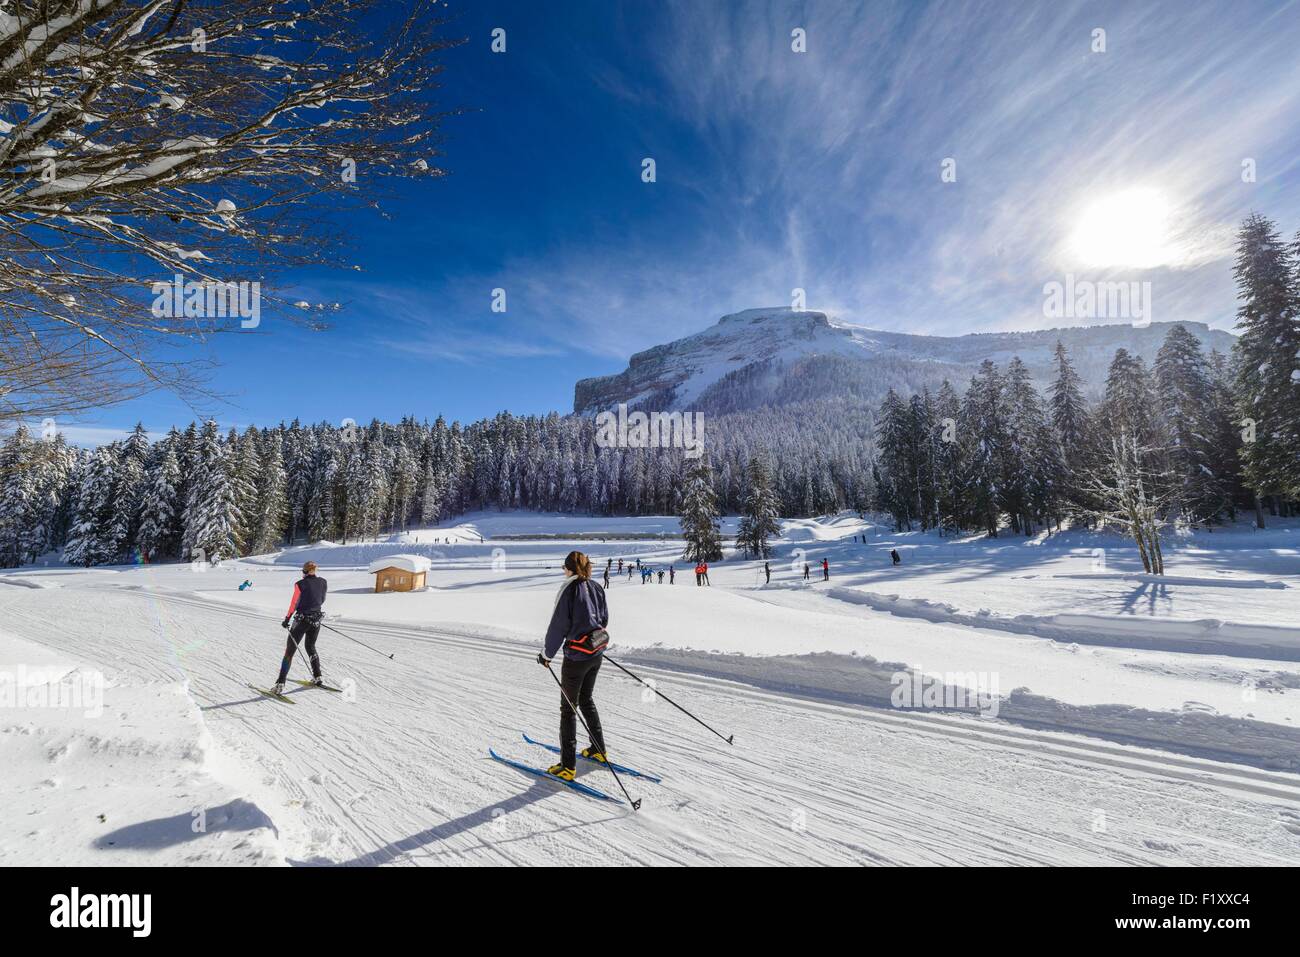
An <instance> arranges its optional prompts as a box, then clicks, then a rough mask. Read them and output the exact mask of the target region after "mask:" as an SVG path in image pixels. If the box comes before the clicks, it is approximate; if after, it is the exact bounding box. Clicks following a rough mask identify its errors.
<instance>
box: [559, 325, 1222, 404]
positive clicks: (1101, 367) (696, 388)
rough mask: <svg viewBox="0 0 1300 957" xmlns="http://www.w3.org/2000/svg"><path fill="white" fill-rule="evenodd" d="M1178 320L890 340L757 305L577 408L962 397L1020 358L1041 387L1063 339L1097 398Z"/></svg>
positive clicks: (587, 395) (638, 363)
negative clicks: (990, 368) (1111, 371)
mask: <svg viewBox="0 0 1300 957" xmlns="http://www.w3.org/2000/svg"><path fill="white" fill-rule="evenodd" d="M1176 324H1177V323H1170V322H1159V323H1152V324H1151V325H1150V326H1147V327H1144V328H1138V327H1134V326H1132V325H1127V324H1114V325H1103V326H1080V327H1073V328H1065V329H1045V330H1037V331H1033V332H1005V333H1001V332H999V333H978V334H973V335H967V336H952V337H947V336H919V335H909V334H906V333H897V332H880V331H877V330H873V329H868V328H865V327H862V326H854V325H850V324H847V323H844V322H839V321H831V320H830V319H828V318H827V316H826V315H825V314H824V313H820V312H811V311H795V310H791V309H788V308H772V309H748V310H745V311H744V312H738V313H734V314H732V315H728V316H723V317H722V318H721V319H720V320H719V321H718V322H717V324H716V325H714V326H712V327H710V328H708V329H706V330H704V331H703V332H700V333H696V334H695V335H692V336H687V337H686V338H684V339H678V340H676V341H674V342H668V343H665V344H663V345H659V346H654V347H653V348H650V349H646V350H645V351H643V352H638V353H636V354H635V355H634V356H632V358H631V360H630V361H629V363H628V367H627V369H626V370H624V371H623V372H620V373H619V374H618V375H612V376H601V377H598V378H592V379H583V380H581V381H579V382H578V383H577V385H576V386H575V387H574V402H573V406H574V411H575V412H577V413H579V414H593V413H595V412H598V411H601V410H603V409H610V408H613V407H614V406H615V405H617V404H618V403H620V402H626V403H627V404H628V405H629V406H631V407H633V408H643V409H647V410H664V411H670V410H678V409H680V410H685V409H700V410H708V411H715V412H721V411H735V410H737V409H743V408H754V407H758V406H763V405H773V404H783V403H786V402H792V401H802V400H805V399H808V398H815V397H817V396H819V395H831V396H836V395H842V394H846V393H847V394H852V395H855V396H858V397H861V398H865V399H867V400H870V401H875V400H876V399H878V398H883V397H884V395H885V393H886V392H887V391H888V390H889V389H890V388H895V389H900V390H903V391H909V392H910V391H913V390H916V389H919V388H921V387H923V386H930V387H934V386H937V385H938V383H939V382H941V381H942V380H943V379H945V378H947V379H948V380H949V381H951V382H952V383H953V386H954V387H955V388H957V390H958V391H959V392H960V391H962V390H963V389H964V388H965V385H966V381H967V380H968V379H969V378H970V376H971V374H972V373H973V372H974V371H975V369H976V368H977V367H978V366H979V364H980V362H982V361H983V360H984V359H992V360H993V361H994V362H996V363H997V364H998V365H999V366H1003V365H1005V363H1006V362H1007V361H1008V360H1010V359H1011V357H1012V356H1016V355H1018V356H1020V358H1021V359H1022V360H1023V361H1024V362H1025V364H1026V365H1027V366H1028V367H1029V369H1030V372H1031V373H1032V374H1033V376H1034V378H1035V380H1036V381H1037V382H1038V384H1039V386H1040V387H1042V386H1044V385H1045V384H1046V383H1047V382H1049V381H1050V380H1051V378H1052V376H1053V363H1052V352H1053V350H1054V348H1055V347H1056V343H1057V340H1058V339H1059V340H1060V341H1062V342H1064V343H1065V346H1066V348H1067V349H1068V350H1069V352H1070V357H1071V359H1072V360H1073V361H1074V364H1075V368H1076V370H1077V371H1078V372H1079V374H1080V376H1082V377H1083V380H1084V381H1085V382H1086V383H1087V384H1088V386H1089V388H1090V389H1091V390H1092V391H1094V392H1097V391H1099V390H1100V388H1101V387H1102V386H1103V385H1104V383H1105V378H1106V370H1107V367H1108V366H1109V364H1110V360H1111V358H1112V357H1113V356H1114V354H1115V350H1116V349H1118V348H1121V347H1122V348H1125V349H1128V350H1129V351H1130V352H1133V353H1136V354H1138V355H1140V356H1142V357H1143V358H1144V359H1145V360H1146V361H1147V363H1148V364H1150V363H1151V362H1152V361H1153V360H1154V359H1155V355H1156V352H1157V351H1158V350H1159V348H1160V344H1161V342H1163V341H1164V338H1165V336H1166V335H1167V334H1168V331H1169V329H1170V327H1172V326H1173V325H1176ZM1182 325H1184V326H1186V327H1187V329H1188V331H1189V332H1191V333H1192V334H1193V335H1195V336H1197V337H1198V338H1199V339H1200V340H1201V344H1202V347H1203V348H1204V349H1205V351H1206V352H1207V353H1208V351H1209V350H1210V349H1211V348H1215V349H1218V350H1219V351H1220V352H1226V351H1228V350H1229V349H1231V347H1232V342H1233V339H1234V337H1233V336H1232V334H1231V333H1228V332H1224V331H1222V330H1212V329H1209V328H1208V327H1207V326H1205V325H1204V324H1202V323H1182Z"/></svg>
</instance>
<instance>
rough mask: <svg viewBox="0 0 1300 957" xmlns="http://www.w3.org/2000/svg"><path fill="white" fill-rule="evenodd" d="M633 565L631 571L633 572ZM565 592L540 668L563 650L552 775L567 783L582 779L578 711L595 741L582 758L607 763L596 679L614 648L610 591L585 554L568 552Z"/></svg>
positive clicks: (558, 600)
mask: <svg viewBox="0 0 1300 957" xmlns="http://www.w3.org/2000/svg"><path fill="white" fill-rule="evenodd" d="M630 570H631V566H629V571H630ZM564 577H565V578H566V579H568V580H566V581H565V583H564V585H563V587H562V588H561V589H560V594H559V596H558V597H557V598H556V600H555V611H554V612H552V613H551V624H550V626H549V627H548V628H547V629H546V646H545V649H544V650H543V651H542V653H541V654H540V655H538V656H537V661H538V663H539V664H542V665H545V666H547V667H550V664H551V659H552V658H554V657H555V656H556V655H557V654H559V653H560V649H561V648H563V649H564V666H563V667H562V668H561V669H560V687H561V688H562V689H563V693H562V694H561V696H560V763H559V764H555V765H552V766H551V767H550V768H548V769H547V771H548V772H549V773H550V774H554V775H555V776H556V777H558V778H562V779H563V780H565V781H572V780H573V778H574V776H575V775H576V774H577V763H578V761H577V753H576V752H577V747H578V729H577V726H576V717H575V715H574V713H573V709H574V708H575V707H576V708H577V709H578V710H579V711H581V712H582V717H583V720H584V721H586V723H587V730H588V732H590V735H591V741H590V743H589V744H588V746H587V747H585V748H583V749H582V756H583V757H584V758H588V759H590V760H592V761H599V762H601V763H604V762H605V760H606V758H605V738H604V734H603V732H602V731H601V727H600V713H599V712H598V711H597V710H596V702H595V700H594V699H593V698H592V692H593V690H594V689H595V687H596V675H597V674H598V673H599V672H600V663H601V660H602V658H603V657H604V654H605V647H606V646H607V645H608V643H609V635H607V634H606V633H605V626H606V625H608V624H609V607H608V606H607V605H606V604H605V590H604V589H603V588H601V587H600V586H599V585H597V584H596V583H595V582H594V581H592V580H591V560H590V559H589V558H587V556H586V555H584V554H583V553H582V552H569V554H568V555H566V556H565V558H564Z"/></svg>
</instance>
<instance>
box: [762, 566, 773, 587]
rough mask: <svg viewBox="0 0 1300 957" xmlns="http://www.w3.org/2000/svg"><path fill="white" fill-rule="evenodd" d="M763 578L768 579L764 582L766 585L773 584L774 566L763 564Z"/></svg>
mask: <svg viewBox="0 0 1300 957" xmlns="http://www.w3.org/2000/svg"><path fill="white" fill-rule="evenodd" d="M763 576H764V577H765V578H766V579H767V581H765V582H763V584H764V585H770V584H772V566H771V565H769V564H768V563H767V562H763Z"/></svg>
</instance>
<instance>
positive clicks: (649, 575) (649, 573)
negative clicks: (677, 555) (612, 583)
mask: <svg viewBox="0 0 1300 957" xmlns="http://www.w3.org/2000/svg"><path fill="white" fill-rule="evenodd" d="M623 565H624V562H623V559H621V558H620V559H619V560H618V568H617V571H615V566H614V559H612V558H607V559H605V574H604V579H605V587H606V588H608V587H609V579H610V576H611V575H614V574H617V575H619V576H620V577H621V576H622V574H623ZM637 574H639V575H640V576H641V584H642V585H645V584H647V583H649V582H652V581H657V582H658V583H659V584H660V585H662V584H663V583H664V575H665V574H666V575H667V576H668V584H670V585H675V584H677V567H676V566H675V565H669V566H668V567H667V568H663V567H659V568H652V567H651V566H650V565H646V564H642V562H641V559H639V558H638V559H637V560H636V564H635V565H634V564H633V563H632V562H630V561H629V562H627V580H628V581H631V580H632V576H633V575H637Z"/></svg>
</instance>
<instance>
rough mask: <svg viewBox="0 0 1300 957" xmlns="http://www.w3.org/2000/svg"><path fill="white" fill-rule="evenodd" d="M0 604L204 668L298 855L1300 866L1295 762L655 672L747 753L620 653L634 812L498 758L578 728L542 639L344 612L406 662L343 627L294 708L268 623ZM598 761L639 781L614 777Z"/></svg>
mask: <svg viewBox="0 0 1300 957" xmlns="http://www.w3.org/2000/svg"><path fill="white" fill-rule="evenodd" d="M0 611H3V614H4V621H5V625H6V628H8V629H9V630H11V631H13V632H14V633H16V634H18V635H20V636H22V637H23V638H25V639H27V640H30V641H35V642H37V643H39V644H41V645H42V646H44V647H46V648H49V649H53V650H55V651H56V652H59V653H62V654H65V655H68V656H71V657H74V658H75V659H76V660H77V661H85V662H90V663H92V664H94V665H97V666H99V667H102V668H104V669H105V670H106V671H108V672H109V676H110V678H112V676H113V674H114V672H117V671H120V672H121V673H123V674H129V675H131V676H132V677H133V680H157V681H168V682H175V681H176V680H178V679H179V678H182V677H186V678H188V679H189V685H188V687H189V693H190V695H191V696H192V698H193V699H194V701H195V702H196V703H197V704H198V706H199V707H200V708H201V709H202V715H203V720H204V722H205V724H206V727H207V731H208V732H209V734H210V735H211V737H212V739H213V746H214V748H215V749H216V750H217V751H218V752H219V754H220V760H218V761H216V762H215V766H214V773H217V774H219V775H221V776H222V777H223V779H224V782H225V783H226V784H227V785H228V786H230V787H232V788H234V789H235V790H236V791H240V792H242V793H244V794H245V796H246V798H247V800H249V801H251V802H253V803H254V804H255V805H256V806H257V807H258V808H260V809H261V811H262V812H263V813H265V814H266V815H267V816H268V817H269V818H270V820H271V821H273V822H274V826H275V828H276V830H277V831H278V841H279V843H280V846H281V847H282V849H283V854H284V859H285V860H287V861H288V862H290V863H295V864H304V865H311V864H331V865H376V864H379V865H427V864H556V863H564V864H772V865H777V864H783V865H789V864H812V863H817V864H989V863H993V864H1047V863H1058V864H1059V863H1077V864H1198V865H1200V864H1226V865H1245V864H1259V863H1265V864H1278V865H1296V864H1298V863H1300V834H1298V833H1297V831H1300V824H1298V823H1297V822H1298V821H1300V816H1298V815H1297V809H1298V808H1300V777H1297V776H1296V775H1286V774H1280V773H1270V772H1265V771H1258V770H1255V769H1248V768H1244V767H1240V766H1236V765H1225V764H1218V763H1216V762H1212V761H1203V760H1197V759H1194V758H1184V757H1179V756H1175V755H1169V754H1165V753H1163V752H1156V751H1145V750H1141V749H1136V748H1124V747H1120V746H1118V745H1108V744H1104V743H1099V742H1096V741H1091V740H1088V739H1082V738H1078V737H1074V736H1070V735H1062V734H1049V733H1039V732H1034V731H1030V730H1025V729H1023V728H1013V727H1011V726H1007V725H1003V724H999V723H996V722H994V723H984V722H980V721H978V720H975V719H954V718H943V717H935V716H921V715H907V714H899V713H896V712H889V711H884V710H877V709H870V708H860V707H854V706H848V705H840V704H833V703H828V702H821V701H815V700H807V699H801V698H797V697H789V696H783V695H781V694H778V693H773V692H769V691H763V690H759V689H756V688H753V687H751V686H748V685H745V684H742V683H738V682H734V681H728V680H723V679H718V678H709V677H701V676H692V675H690V674H680V673H677V672H675V671H671V670H658V669H653V668H650V669H647V676H649V677H654V678H656V679H657V680H658V681H659V683H660V686H661V687H662V688H663V689H664V690H665V691H667V692H668V693H669V694H674V691H676V694H674V697H676V698H678V699H679V700H681V701H682V702H683V703H685V704H687V705H688V706H689V707H692V708H693V709H695V710H697V711H698V712H699V713H700V714H701V716H702V717H704V718H705V720H708V721H709V722H710V723H712V724H713V725H714V726H716V727H718V728H720V729H722V730H724V731H725V732H726V733H732V732H734V733H735V735H736V745H735V746H734V747H728V746H727V745H726V744H724V743H723V742H721V741H719V740H717V739H716V738H714V737H713V736H711V735H710V734H709V733H708V732H707V731H705V730H704V729H703V728H700V727H699V726H698V725H696V724H694V723H693V722H691V721H690V720H689V719H688V718H686V717H685V716H684V715H681V714H680V713H679V712H677V711H676V710H674V709H673V708H672V707H671V706H670V705H668V704H667V703H665V702H662V701H658V700H656V699H654V698H653V697H652V696H651V697H650V698H649V700H647V695H648V692H645V691H644V689H642V688H641V686H639V685H637V684H636V683H634V682H633V681H632V680H631V679H629V678H625V677H624V676H622V674H621V673H620V672H618V671H617V669H614V668H612V667H611V666H609V665H606V666H605V667H604V668H603V669H602V675H601V679H600V684H599V686H598V694H597V700H598V702H599V705H600V707H601V714H602V717H603V719H604V723H605V725H606V729H607V737H608V741H609V745H610V749H611V754H612V755H613V756H614V758H615V759H616V760H618V761H620V762H622V763H625V764H628V765H630V766H632V767H635V768H638V769H641V770H645V771H649V772H652V773H655V774H658V775H661V776H662V777H663V778H664V782H663V783H662V784H659V785H655V784H650V783H646V782H639V781H635V780H632V779H626V780H625V783H626V784H627V785H628V787H629V790H630V791H631V792H632V794H633V796H637V797H641V798H643V799H644V805H643V809H642V810H641V811H640V812H637V813H633V812H631V811H630V810H629V809H627V808H625V807H618V806H615V805H610V804H604V803H602V802H598V801H594V800H592V799H589V798H586V797H583V796H581V795H578V794H574V793H572V792H570V791H568V790H567V789H564V788H562V787H559V786H557V785H554V784H551V783H549V782H545V781H538V780H535V779H533V778H532V777H530V776H528V775H525V774H522V773H520V772H517V771H515V770H513V769H511V768H509V767H506V766H504V765H502V764H499V763H497V762H494V761H492V760H491V759H490V758H489V757H488V755H487V748H488V747H489V746H493V747H496V748H497V750H498V751H499V752H500V753H502V754H503V755H505V756H508V757H513V758H516V759H519V760H522V761H525V762H526V763H529V764H533V765H537V766H541V767H545V766H546V765H547V764H549V763H550V758H551V755H550V754H549V752H546V751H545V750H543V749H541V748H537V747H533V746H530V745H527V744H526V743H524V742H523V740H522V738H521V737H520V731H528V732H529V733H530V734H531V735H533V736H534V737H536V738H538V739H539V740H544V741H555V740H557V737H556V735H557V730H556V725H557V721H556V716H557V713H558V707H559V702H558V700H557V697H556V695H555V688H554V685H553V683H552V682H551V681H550V679H549V677H548V676H547V675H545V674H544V673H543V672H542V670H541V669H540V668H539V667H538V666H537V664H536V663H535V662H534V661H533V660H532V656H533V654H534V653H535V649H533V648H532V646H531V645H524V644H521V643H519V642H514V641H509V640H504V639H501V638H488V637H475V636H473V635H451V634H438V633H430V632H412V631H411V630H409V629H403V628H402V627H401V626H400V625H394V624H377V623H365V622H358V621H353V620H350V619H349V620H347V621H341V622H339V623H338V627H341V628H342V629H343V630H344V631H346V632H348V633H349V634H352V635H355V636H356V637H357V638H359V639H361V640H363V641H365V642H367V643H369V644H372V645H374V646H376V647H378V648H383V649H386V650H387V651H390V652H394V653H395V655H396V658H395V660H392V661H390V660H388V659H386V658H384V657H381V656H380V655H377V654H375V653H373V652H371V651H368V650H366V649H364V648H361V647H360V646H358V645H355V644H353V643H352V642H349V641H347V640H346V639H344V638H342V637H340V636H338V635H335V634H333V633H331V632H328V631H322V634H321V638H320V645H319V648H320V653H321V655H322V659H323V661H324V663H325V671H326V674H327V676H333V677H334V678H335V680H342V681H348V680H351V681H353V682H355V684H354V685H352V687H351V688H350V689H349V694H348V695H347V696H343V695H335V694H330V693H328V692H322V691H317V690H314V689H306V688H294V689H293V690H291V691H290V692H289V693H290V695H291V696H292V697H293V699H294V701H295V702H296V704H295V705H292V706H290V705H285V704H281V703H278V702H275V701H271V700H268V699H265V698H263V697H261V696H260V695H257V694H255V693H254V692H251V691H249V690H248V689H247V688H246V687H245V685H246V682H248V681H250V680H251V681H254V682H255V683H262V682H265V681H270V680H271V679H272V677H273V675H274V671H275V668H276V666H277V664H278V662H279V657H280V654H281V650H282V647H283V640H284V634H283V632H282V631H281V630H280V629H279V628H277V627H275V624H274V623H273V622H268V619H267V617H266V615H265V614H259V613H256V612H254V611H248V610H244V609H240V608H238V607H231V606H230V605H228V604H223V603H221V602H217V601H212V600H207V599H203V598H197V597H193V596H189V595H180V594H174V593H162V592H157V593H155V592H150V591H149V590H147V589H146V588H136V587H131V588H128V589H124V588H120V587H113V586H111V585H107V584H98V585H96V584H91V585H81V584H69V585H68V586H67V587H63V588H59V589H53V590H29V589H13V590H10V591H6V592H5V593H4V596H3V606H0ZM633 660H634V658H632V657H629V659H628V663H629V664H632V662H633ZM633 667H634V668H635V667H636V666H635V665H633ZM293 674H294V675H298V676H301V675H303V674H304V666H303V664H302V663H301V662H300V661H298V660H295V663H294V672H293ZM352 692H354V695H353V693H352ZM580 734H581V729H580ZM580 743H581V742H580ZM579 777H580V780H582V781H584V782H586V783H589V784H591V785H593V786H595V787H598V788H600V789H601V790H603V791H605V792H606V793H610V794H614V795H617V794H618V793H619V792H618V789H617V786H616V785H615V783H614V781H613V779H612V777H611V776H610V775H609V774H608V773H606V772H605V771H604V770H603V769H600V768H580V769H579ZM195 840H198V838H195ZM140 854H141V863H148V862H149V858H148V853H147V851H146V850H143V849H142V850H141V852H140ZM94 859H95V858H94V852H93V850H91V849H89V848H88V849H87V852H86V856H85V861H86V862H93V861H94Z"/></svg>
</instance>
